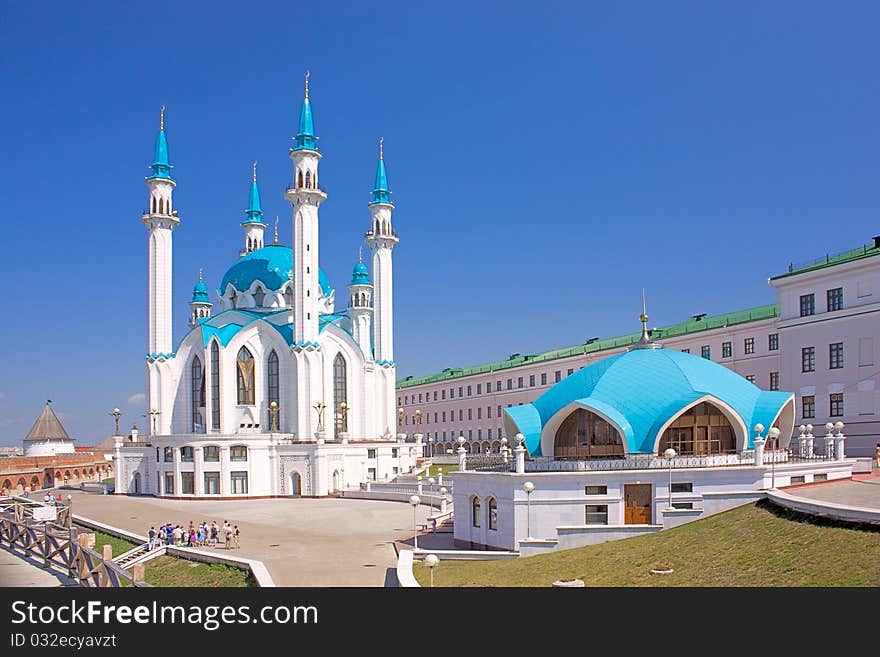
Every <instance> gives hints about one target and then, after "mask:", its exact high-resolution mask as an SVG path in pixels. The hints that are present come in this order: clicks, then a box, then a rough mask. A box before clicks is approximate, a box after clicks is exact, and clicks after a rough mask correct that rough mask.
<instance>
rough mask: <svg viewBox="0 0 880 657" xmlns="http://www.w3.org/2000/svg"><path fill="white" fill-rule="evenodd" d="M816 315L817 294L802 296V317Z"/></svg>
mask: <svg viewBox="0 0 880 657" xmlns="http://www.w3.org/2000/svg"><path fill="white" fill-rule="evenodd" d="M815 314H816V295H815V294H802V295H801V317H806V316H807V315H815Z"/></svg>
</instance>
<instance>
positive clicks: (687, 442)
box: [658, 401, 736, 456]
mask: <svg viewBox="0 0 880 657" xmlns="http://www.w3.org/2000/svg"><path fill="white" fill-rule="evenodd" d="M669 447H671V448H672V449H674V450H675V451H676V453H677V454H679V455H681V456H702V455H706V454H733V453H735V452H736V433H735V431H734V428H733V425H732V424H731V423H730V420H728V419H727V416H726V415H725V414H724V413H723V412H722V411H721V409H720V408H718V407H717V406H715V404H712V403H711V402H707V401H706V402H701V403H699V404H697V405H696V406H693V407H692V408H690V409H688V410H687V411H685V412H684V413H682V414H681V415H679V416H678V417H677V418H675V420H674V421H673V422H672V423H671V424H670V425H669V426H668V427H667V429H666V431H664V432H663V437H662V438H661V439H660V444H659V447H658V453H659V454H662V453H663V452H664V451H665V450H666V449H667V448H669Z"/></svg>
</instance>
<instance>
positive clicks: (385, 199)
mask: <svg viewBox="0 0 880 657" xmlns="http://www.w3.org/2000/svg"><path fill="white" fill-rule="evenodd" d="M383 141H385V138H384V137H379V163H378V164H377V165H376V184H375V185H374V186H373V200H372V201H370V205H372V204H373V203H391V190H389V189H388V172H387V171H386V170H385V157H384V155H383V153H382V142H383Z"/></svg>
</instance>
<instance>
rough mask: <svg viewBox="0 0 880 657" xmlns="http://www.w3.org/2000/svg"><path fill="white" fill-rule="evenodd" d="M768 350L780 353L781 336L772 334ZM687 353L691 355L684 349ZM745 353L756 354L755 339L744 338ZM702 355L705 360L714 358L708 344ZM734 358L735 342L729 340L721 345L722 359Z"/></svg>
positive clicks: (701, 348)
mask: <svg viewBox="0 0 880 657" xmlns="http://www.w3.org/2000/svg"><path fill="white" fill-rule="evenodd" d="M767 350H768V351H779V334H778V333H771V334H770V335H768V336H767ZM682 351H683V352H685V353H688V354H689V353H690V352H691V350H690V349H682ZM743 353H745V354H746V355H751V354H754V353H755V338H753V337H750V338H744V339H743ZM700 355H701V356H702V357H703V358H712V347H711V346H710V345H708V344H704V345H703V346H702V347H700ZM732 356H733V341H732V340H728V341H726V342H722V343H721V357H722V358H731V357H732Z"/></svg>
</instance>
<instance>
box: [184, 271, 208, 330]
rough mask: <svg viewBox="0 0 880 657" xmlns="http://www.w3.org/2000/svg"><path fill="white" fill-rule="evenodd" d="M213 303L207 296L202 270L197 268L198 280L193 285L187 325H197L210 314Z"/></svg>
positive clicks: (193, 326)
mask: <svg viewBox="0 0 880 657" xmlns="http://www.w3.org/2000/svg"><path fill="white" fill-rule="evenodd" d="M213 305H214V304H213V303H211V300H210V299H209V298H208V286H207V285H205V281H204V279H203V278H202V270H201V269H199V282H198V283H196V284H195V287H193V295H192V301H190V302H189V310H190V316H189V325H190V328H195V327H196V326H198V325H199V324H200V323H201V321H202V320H203V319H207V318H208V317H210V316H211V308H212V307H213Z"/></svg>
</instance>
